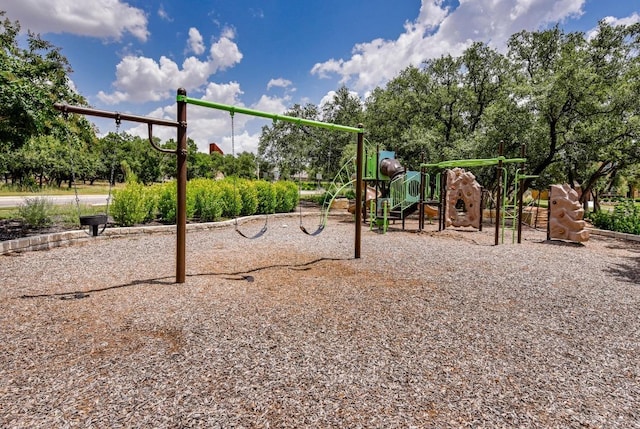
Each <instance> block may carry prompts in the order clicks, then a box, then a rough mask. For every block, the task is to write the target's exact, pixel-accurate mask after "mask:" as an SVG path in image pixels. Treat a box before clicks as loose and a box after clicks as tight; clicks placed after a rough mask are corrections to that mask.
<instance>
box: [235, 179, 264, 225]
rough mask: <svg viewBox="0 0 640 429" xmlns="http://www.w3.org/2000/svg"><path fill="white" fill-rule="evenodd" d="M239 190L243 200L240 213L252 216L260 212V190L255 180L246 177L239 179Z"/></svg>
mask: <svg viewBox="0 0 640 429" xmlns="http://www.w3.org/2000/svg"><path fill="white" fill-rule="evenodd" d="M237 188H238V192H239V193H240V200H241V201H242V208H241V209H240V214H241V215H242V216H251V215H254V214H256V213H257V212H258V205H259V201H258V191H257V190H256V187H255V185H254V182H253V181H251V180H246V179H238V182H237Z"/></svg>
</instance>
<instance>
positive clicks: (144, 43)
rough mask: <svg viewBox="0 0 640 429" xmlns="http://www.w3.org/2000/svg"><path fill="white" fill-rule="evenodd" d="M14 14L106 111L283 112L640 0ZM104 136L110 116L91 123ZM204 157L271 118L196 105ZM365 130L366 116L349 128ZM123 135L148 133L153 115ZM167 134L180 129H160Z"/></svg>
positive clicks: (53, 0)
mask: <svg viewBox="0 0 640 429" xmlns="http://www.w3.org/2000/svg"><path fill="white" fill-rule="evenodd" d="M0 10H3V11H5V12H6V13H7V14H6V15H7V18H9V19H10V20H12V21H19V22H20V25H21V27H22V30H23V31H25V32H26V30H27V29H29V30H31V31H33V32H35V33H39V34H40V35H41V36H42V37H43V38H44V39H45V40H48V41H50V42H51V43H53V44H54V45H55V46H57V47H60V48H61V49H62V54H63V55H65V56H66V58H67V59H68V60H69V62H70V64H71V67H72V69H73V73H72V74H71V76H70V77H71V81H72V82H71V83H72V85H74V87H75V88H76V90H77V91H78V92H79V93H80V94H82V95H83V96H84V97H85V98H86V99H87V100H88V102H89V104H90V105H91V106H92V107H94V108H96V109H101V110H109V111H115V112H126V113H130V114H134V115H141V116H152V117H158V118H166V119H172V120H175V119H176V102H175V99H176V91H177V89H178V88H181V87H182V88H185V89H186V90H187V95H188V96H189V97H193V98H201V99H204V100H209V101H214V102H217V103H223V104H229V105H234V106H242V107H246V108H250V109H256V110H261V111H265V112H270V113H275V114H282V113H285V112H286V111H287V110H288V109H290V108H291V107H292V106H293V105H294V104H301V105H304V104H306V103H312V104H315V105H322V103H324V102H325V101H327V100H330V99H331V97H332V95H333V94H334V92H335V91H336V90H338V89H339V88H340V87H341V86H343V85H344V86H346V87H347V88H348V89H349V90H350V91H352V92H353V93H354V94H357V95H358V96H359V97H360V98H361V99H362V100H364V99H365V98H366V96H367V95H368V94H369V93H370V92H371V91H372V90H373V89H374V88H376V87H384V85H385V84H386V83H387V82H388V81H389V80H390V79H393V78H394V77H396V76H397V75H398V73H399V72H400V71H401V70H403V69H404V68H406V67H408V66H409V65H414V66H420V65H421V64H422V62H423V61H424V60H427V59H430V58H437V57H440V56H442V55H445V54H451V55H453V56H457V55H460V54H461V53H462V52H463V51H464V49H465V48H466V47H468V46H469V45H470V44H471V43H473V42H484V43H487V44H488V45H489V46H491V47H493V48H494V49H497V50H498V51H500V52H504V51H505V46H506V42H507V40H508V38H509V36H511V35H512V34H514V33H517V32H519V31H522V30H529V31H536V30H543V29H545V28H549V27H551V26H554V25H556V24H558V25H560V27H561V28H563V29H564V30H565V31H567V32H569V31H581V32H584V33H585V34H588V33H589V32H592V31H593V30H594V29H595V28H596V26H597V24H598V21H600V20H602V19H606V20H608V21H609V22H610V23H612V24H620V25H627V24H631V23H635V22H640V0H422V1H420V0H396V1H391V0H277V1H275V0H271V1H260V0H234V1H228V0H181V1H175V0H174V1H171V0H144V1H143V0H82V1H78V0H0ZM88 119H90V120H91V121H92V122H93V123H95V124H96V126H97V127H98V129H99V133H100V135H104V134H106V133H108V132H110V131H114V130H115V124H114V123H113V121H111V120H108V119H101V118H91V117H90V118H88ZM187 123H188V136H189V137H190V138H191V139H193V140H194V141H195V142H196V144H197V145H198V148H199V150H200V151H202V152H208V147H209V143H211V142H215V143H217V144H218V145H219V146H220V147H221V148H222V150H223V151H224V152H225V153H232V152H234V153H235V154H238V153H240V152H243V151H249V152H256V150H257V146H258V141H259V137H260V132H261V128H262V127H263V126H265V125H270V121H269V120H266V119H263V118H257V117H254V116H248V115H241V114H236V115H235V116H234V131H235V132H234V139H233V141H234V145H233V147H232V143H231V142H232V138H231V119H230V115H229V113H228V112H224V111H220V110H215V109H210V108H205V107H199V106H194V105H188V107H187ZM342 125H348V126H355V125H356V124H342ZM121 131H126V132H128V133H130V134H134V135H139V136H141V137H144V138H146V137H147V127H146V126H145V125H143V124H135V123H131V122H129V123H127V122H124V123H123V124H122V125H121ZM154 135H155V136H157V137H159V138H160V139H161V141H162V142H165V141H167V140H168V139H171V138H173V139H175V137H176V134H175V129H173V128H167V127H164V128H163V127H158V126H156V127H154Z"/></svg>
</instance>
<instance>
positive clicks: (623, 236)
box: [587, 228, 640, 241]
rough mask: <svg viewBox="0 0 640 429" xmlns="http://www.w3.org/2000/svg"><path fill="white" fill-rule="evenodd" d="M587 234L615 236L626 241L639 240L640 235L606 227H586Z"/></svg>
mask: <svg viewBox="0 0 640 429" xmlns="http://www.w3.org/2000/svg"><path fill="white" fill-rule="evenodd" d="M587 229H588V230H589V234H593V235H600V236H602V237H609V238H617V239H620V240H627V241H640V235H634V234H627V233H625V232H617V231H608V230H606V229H595V228H587Z"/></svg>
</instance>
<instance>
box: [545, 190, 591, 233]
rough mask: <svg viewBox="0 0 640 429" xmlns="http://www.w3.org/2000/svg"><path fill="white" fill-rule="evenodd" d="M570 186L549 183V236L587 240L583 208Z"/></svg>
mask: <svg viewBox="0 0 640 429" xmlns="http://www.w3.org/2000/svg"><path fill="white" fill-rule="evenodd" d="M578 198H579V197H578V193H577V192H576V191H575V190H574V189H571V186H569V185H567V184H564V185H551V191H550V193H549V238H550V239H554V238H555V239H560V240H568V241H577V242H584V241H587V240H589V231H588V230H587V229H586V222H585V221H584V220H583V219H582V218H583V216H584V209H583V208H582V205H581V204H580V201H578Z"/></svg>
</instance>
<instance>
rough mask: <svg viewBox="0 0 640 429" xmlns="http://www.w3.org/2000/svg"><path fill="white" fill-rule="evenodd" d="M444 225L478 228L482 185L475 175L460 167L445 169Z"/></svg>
mask: <svg viewBox="0 0 640 429" xmlns="http://www.w3.org/2000/svg"><path fill="white" fill-rule="evenodd" d="M446 174H447V201H446V205H445V226H456V227H458V226H472V227H474V228H477V229H480V209H481V207H480V206H481V204H480V200H481V198H482V187H481V186H480V184H479V183H478V182H476V176H474V175H473V173H471V172H470V171H465V170H464V169H462V168H454V169H451V170H447V172H446Z"/></svg>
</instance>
